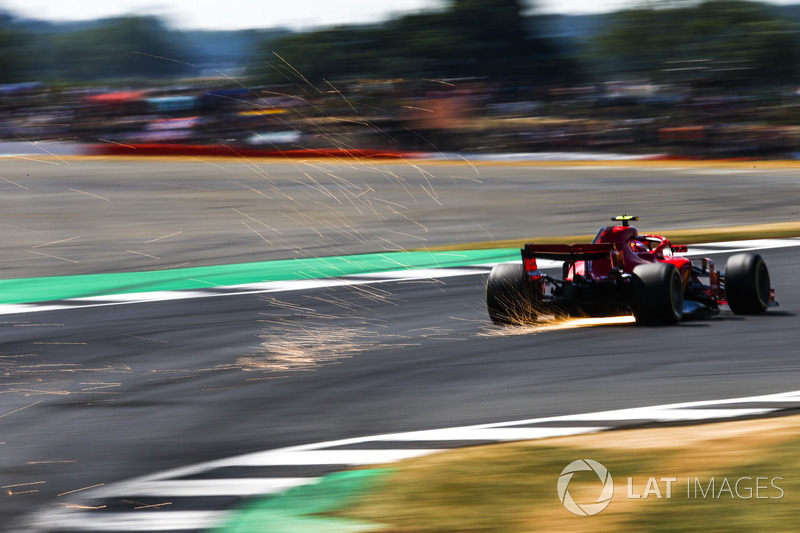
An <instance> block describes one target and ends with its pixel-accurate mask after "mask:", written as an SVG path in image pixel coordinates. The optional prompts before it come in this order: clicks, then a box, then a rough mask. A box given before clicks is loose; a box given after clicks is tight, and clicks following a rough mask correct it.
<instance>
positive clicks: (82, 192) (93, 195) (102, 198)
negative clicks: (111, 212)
mask: <svg viewBox="0 0 800 533" xmlns="http://www.w3.org/2000/svg"><path fill="white" fill-rule="evenodd" d="M69 190H70V191H72V192H77V193H81V194H85V195H87V196H92V197H94V198H97V199H99V200H104V201H106V202H110V201H111V200H109V199H108V198H104V197H103V196H98V195H97V194H92V193H90V192H86V191H81V190H79V189H73V188H72V187H69Z"/></svg>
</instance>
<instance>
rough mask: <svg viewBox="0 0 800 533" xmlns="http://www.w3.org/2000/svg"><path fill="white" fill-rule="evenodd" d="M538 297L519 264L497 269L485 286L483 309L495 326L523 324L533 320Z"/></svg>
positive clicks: (501, 266)
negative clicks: (485, 309) (484, 308)
mask: <svg viewBox="0 0 800 533" xmlns="http://www.w3.org/2000/svg"><path fill="white" fill-rule="evenodd" d="M540 299H541V293H540V291H538V290H537V289H536V286H535V285H534V284H533V283H532V282H531V280H530V278H529V277H528V273H527V272H525V269H524V268H523V266H522V264H519V263H509V264H504V265H497V266H495V267H494V268H493V269H492V272H491V273H490V274H489V280H488V281H487V283H486V308H487V309H488V311H489V318H491V319H492V322H494V323H495V324H526V323H530V322H533V321H535V320H536V316H537V313H536V308H537V304H538V302H539V301H540Z"/></svg>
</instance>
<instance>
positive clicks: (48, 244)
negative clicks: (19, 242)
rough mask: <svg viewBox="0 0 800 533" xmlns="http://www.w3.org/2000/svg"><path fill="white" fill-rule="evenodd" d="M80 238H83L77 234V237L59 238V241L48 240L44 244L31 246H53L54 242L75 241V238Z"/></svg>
mask: <svg viewBox="0 0 800 533" xmlns="http://www.w3.org/2000/svg"><path fill="white" fill-rule="evenodd" d="M80 238H81V236H80V235H76V236H75V237H70V238H69V239H60V240H57V241H52V242H46V243H44V244H37V245H36V246H31V248H43V247H45V246H51V245H53V244H61V243H63V242H69V241H74V240H75V239H80Z"/></svg>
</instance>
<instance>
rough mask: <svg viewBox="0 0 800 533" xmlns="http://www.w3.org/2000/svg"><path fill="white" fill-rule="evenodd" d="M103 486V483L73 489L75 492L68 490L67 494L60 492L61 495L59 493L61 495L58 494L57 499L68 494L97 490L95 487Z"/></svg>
mask: <svg viewBox="0 0 800 533" xmlns="http://www.w3.org/2000/svg"><path fill="white" fill-rule="evenodd" d="M103 485H105V483H98V484H97V485H90V486H88V487H81V488H79V489H75V490H68V491H67V492H62V493H61V494H59V495H58V496H59V497H61V496H67V495H68V494H74V493H76V492H81V491H83V490H89V489H95V488H97V487H102V486H103Z"/></svg>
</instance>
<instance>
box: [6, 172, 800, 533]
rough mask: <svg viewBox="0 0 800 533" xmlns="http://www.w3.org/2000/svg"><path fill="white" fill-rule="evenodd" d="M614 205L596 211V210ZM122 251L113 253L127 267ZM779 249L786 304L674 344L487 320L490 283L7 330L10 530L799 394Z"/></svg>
mask: <svg viewBox="0 0 800 533" xmlns="http://www.w3.org/2000/svg"><path fill="white" fill-rule="evenodd" d="M76 164H77V163H76ZM460 168H461V171H464V169H465V168H467V169H469V168H470V167H460ZM512 168H513V169H516V167H512ZM517 171H518V169H517V170H514V172H517ZM492 172H497V173H498V175H499V176H501V175H502V173H503V170H501V169H494V170H492ZM548 172H549V171H548ZM555 172H564V170H563V169H557V170H556V171H555ZM573 172H575V171H573ZM582 172H585V171H580V172H578V174H579V175H581V176H582V175H584V174H582ZM606 172H612V171H606ZM617 172H623V171H619V170H613V173H617ZM625 172H628V171H625ZM659 172H661V171H659ZM663 172H664V174H663V176H672V174H668V173H667V171H663ZM671 172H673V173H675V172H676V171H675V170H672V171H671ZM623 173H624V172H623ZM790 174H791V172H790V171H776V172H775V173H774V175H773V174H770V176H772V177H771V178H769V179H768V180H767V181H766V182H765V183H768V184H770V183H773V182H774V183H775V184H776V185H775V188H776V190H775V191H773V190H771V189H770V188H769V187H768V186H766V185H765V186H764V189H763V194H762V196H761V198H762V199H758V198H755V199H753V198H750V199H749V200H748V199H747V198H744V199H741V200H740V201H742V202H745V203H746V202H748V201H750V202H755V203H759V202H763V203H769V204H770V205H773V204H774V206H775V208H776V210H778V211H780V209H779V207H780V206H781V205H782V206H783V208H781V209H786V210H788V209H790V207H789V204H790V203H791V201H792V200H793V198H781V199H780V201H778V197H779V196H780V195H781V194H784V195H785V194H788V191H790V190H792V188H793V187H794V184H793V182H792V181H791V180H790V177H791V176H790ZM634 175H635V174H634V173H632V172H631V173H630V175H629V178H627V179H630V180H633V179H634ZM626 176H628V174H626ZM678 176H679V177H676V178H675V179H676V180H681V181H682V182H684V181H685V183H689V182H691V180H689V179H686V178H685V176H682V175H681V174H680V173H678ZM715 176H716V175H715ZM4 177H6V179H11V178H9V177H8V175H5V176H4ZM496 179H497V180H500V181H498V183H500V182H502V181H503V180H506V179H507V178H503V177H502V176H501V177H498V178H496ZM508 179H510V178H508ZM696 179H697V176H695V180H696ZM607 180H609V183H608V186H609V187H613V186H615V185H614V178H613V177H608V178H607ZM512 181H514V180H512ZM20 185H22V184H20ZM65 185H68V184H65ZM85 185H86V184H84V185H82V186H79V187H83V188H87V187H85ZM90 185H91V184H90ZM511 185H512V184H509V185H508V186H509V187H511ZM628 185H629V184H628V183H625V184H621V186H622V187H623V188H626V187H627V186H628ZM12 186H13V185H12ZM79 187H74V186H73V187H68V188H76V189H77V188H79ZM599 188H601V187H599V186H598V189H599ZM512 189H513V188H512ZM28 190H29V191H30V190H31V188H29V189H28ZM757 190H760V189H757ZM781 191H783V192H781ZM440 194H441V193H440ZM554 194H555V195H556V196H558V195H559V194H560V192H558V191H554ZM639 194H643V192H641V191H640V193H639ZM756 195H757V193H754V194H753V195H751V196H756ZM84 196H85V195H84ZM444 196H445V195H444V194H441V196H440V197H444ZM794 198H796V196H794ZM767 199H769V200H767ZM773 200H774V202H773ZM50 201H52V199H51V200H50ZM99 201H103V200H99ZM554 201H555V200H554ZM585 201H587V202H588V201H589V199H588V198H587V199H586V200H585ZM516 203H517V201H516V200H514V201H510V204H513V205H516ZM668 205H671V204H668ZM675 205H677V204H675ZM612 207H614V206H610V205H604V203H603V201H602V199H599V200H598V201H597V203H596V206H595V207H593V208H592V209H593V210H597V211H602V210H609V209H611V208H612ZM647 207H648V210H647V211H648V214H650V213H652V216H653V217H654V218H655V217H667V216H668V215H669V213H668V212H666V211H669V209H662V208H663V206H660V204H658V202H655V203H653V204H648V206H647ZM498 208H499V206H498ZM225 209H226V210H227V208H225ZM552 209H556V207H553V208H552ZM562 209H563V206H562ZM611 211H612V213H613V212H616V211H615V210H613V209H611ZM662 211H663V212H662ZM780 212H782V213H783V211H780ZM659 213H661V214H659ZM606 214H607V212H604V213H603V216H602V217H598V220H602V219H603V218H605V215H606ZM784 214H786V213H784ZM461 216H462V221H463V216H465V215H461ZM561 216H562V217H563V218H564V219H566V218H568V217H569V215H568V214H566V213H564V214H563V215H561ZM580 216H581V217H582V218H586V217H587V215H585V214H581V215H580ZM719 216H722V215H719ZM445 218H447V215H446V216H445ZM723 218H724V217H723ZM457 219H458V216H456V217H455V219H454V220H453V221H452V222H453V223H455V222H456V221H457ZM91 220H93V218H92V216H90V215H87V220H84V224H87V227H88V228H89V230H90V231H91V224H89V222H90V221H91ZM237 220H238V219H237ZM726 221H727V223H739V222H742V223H744V222H750V221H751V220H749V219H748V220H741V219H739V218H737V217H729V218H727V219H726ZM754 221H756V222H762V221H764V219H763V217H762V218H758V219H754ZM76 223H77V222H76ZM593 223H596V221H594V222H593ZM200 224H201V225H202V221H201V223H200ZM53 228H55V225H54V226H53ZM112 229H113V228H112ZM161 229H164V228H161ZM245 229H246V228H245ZM105 230H106V231H107V232H109V233H111V234H113V231H111V230H109V228H105ZM581 230H582V231H585V230H586V228H585V227H583V228H581ZM42 231H43V230H42ZM392 231H396V230H392ZM509 231H510V229H509ZM53 232H54V233H57V231H56V229H53ZM568 232H570V231H565V233H568ZM67 233H70V231H67ZM84 233H85V232H84ZM573 233H574V232H573ZM97 235H98V237H97V238H98V239H100V237H102V236H103V235H104V234H102V233H97ZM162 235H166V234H165V233H162ZM28 236H30V234H28ZM35 236H37V237H41V236H42V235H40V234H36V235H35ZM52 236H53V235H50V236H49V237H50V238H51V237H52ZM75 240H76V241H77V240H78V239H75ZM98 242H100V241H98ZM104 242H106V243H108V242H109V241H104ZM73 244H75V243H73ZM60 246H66V244H61V245H60ZM123 248H127V246H125V244H124V243H123V244H121V245H120V243H111V245H110V250H111V251H110V252H109V253H110V256H114V254H117V253H120V250H123ZM178 248H180V247H178ZM245 248H246V245H245V244H244V243H243V242H242V243H240V244H237V245H236V246H234V247H233V249H237V250H239V249H241V250H245ZM24 249H32V248H31V247H30V242H28V243H26V244H25V246H23V247H22V250H23V251H24ZM204 250H205V248H204ZM13 251H14V250H11V252H12V253H11V254H10V255H13ZM106 251H108V250H106ZM123 251H124V250H123ZM64 252H68V253H75V254H76V255H75V256H74V257H78V256H79V254H80V253H81V251H80V250H73V249H72V248H65V249H62V250H61V251H60V252H59V254H58V255H62V254H63V253H64ZM83 252H84V253H89V252H92V253H94V252H99V250H94V249H93V248H92V247H91V246H89V247H88V248H86V249H84V250H83ZM176 253H181V254H190V251H189V250H188V249H183V250H182V251H180V252H176ZM762 253H763V255H764V257H765V258H766V260H767V263H768V265H769V267H770V270H771V273H772V278H773V283H774V285H775V286H776V288H777V291H778V292H777V295H778V299H779V301H781V304H782V305H781V307H779V308H778V309H774V310H771V311H770V312H769V313H768V314H767V315H765V316H757V317H735V316H733V315H731V314H730V313H729V312H728V311H724V312H723V313H721V314H720V315H718V316H716V317H713V318H711V319H708V320H702V321H695V322H687V323H683V324H680V325H678V326H676V327H670V328H637V327H635V326H613V327H610V326H608V327H595V328H583V329H572V330H563V331H547V332H532V331H530V330H519V329H512V330H504V329H502V328H497V327H494V326H491V325H489V324H488V320H487V317H486V313H485V310H484V304H483V287H484V283H485V278H484V276H480V275H473V276H464V277H455V278H446V279H444V278H443V279H441V280H417V281H408V282H394V283H384V284H376V285H370V286H368V287H364V286H361V287H338V288H326V289H315V290H309V291H298V292H286V293H274V294H270V295H239V296H225V297H218V298H208V299H201V300H190V301H171V302H154V303H141V304H132V305H120V306H113V307H101V308H82V309H70V310H65V311H53V312H41V313H32V314H24V315H23V314H20V315H5V316H3V317H2V320H0V321H2V322H3V323H2V325H1V326H0V327H2V328H3V337H2V345H1V346H0V357H2V358H0V386H2V389H0V391H1V392H2V394H0V405H1V406H2V407H1V408H0V443H2V444H0V458H2V463H0V486H3V487H4V488H3V489H2V490H3V491H4V492H5V494H0V527H3V526H5V527H6V530H7V531H15V528H16V527H17V525H15V524H18V523H15V519H17V518H19V517H20V516H23V515H24V514H26V513H28V512H31V511H33V510H36V509H38V508H41V506H44V505H49V504H52V503H57V502H58V498H59V494H64V493H66V492H70V491H74V490H78V489H81V488H85V487H89V486H93V485H97V484H101V483H106V484H107V483H112V482H115V481H119V480H124V479H127V478H131V477H134V476H138V475H141V474H146V473H150V472H155V471H159V470H163V469H167V468H172V467H177V466H183V465H187V464H192V463H197V462H200V461H205V460H210V459H216V458H221V457H228V456H231V455H236V454H241V453H247V452H253V451H261V450H265V449H271V448H276V447H282V446H289V445H294V444H305V443H310V442H317V441H322V440H333V439H340V438H349V437H360V436H363V435H372V434H378V433H391V432H402V431H412V430H420V429H428V428H431V429H433V428H441V427H448V426H459V425H469V424H479V423H490V422H497V421H501V420H515V419H522V418H530V417H539V416H558V415H567V414H574V413H581V412H588V411H598V410H606V409H621V408H628V407H636V406H645V405H657V404H663V403H670V402H679V401H692V400H708V399H717V398H729V397H739V396H748V395H756V394H768V393H774V392H781V391H788V390H795V389H796V388H797V383H798V382H800V364H798V362H797V348H796V346H797V344H798V333H797V331H798V330H797V313H798V309H800V307H799V306H798V303H797V302H798V298H797V295H798V293H799V292H800V282H798V281H797V277H796V274H795V273H796V265H797V261H798V250H797V248H787V249H776V250H765V251H763V252H762ZM33 255H35V254H33ZM52 255H56V254H52ZM240 255H241V256H242V257H244V256H248V254H246V253H242V254H240ZM110 256H109V257H106V259H110ZM199 256H203V257H201V259H198V260H197V262H201V261H203V260H206V259H207V258H205V256H204V254H199ZM24 257H25V256H24V255H20V259H19V260H20V261H21V260H22V258H24ZM103 257H104V256H103V254H102V253H97V254H96V258H97V259H102V258H103ZM714 258H715V259H717V260H718V262H719V263H720V264H724V258H723V256H722V255H715V256H714ZM27 259H28V261H30V260H31V259H35V258H33V257H27ZM41 260H42V261H45V260H52V261H55V262H57V263H58V264H59V265H61V263H63V264H64V266H65V267H69V266H70V265H72V263H68V262H63V261H60V260H58V259H48V258H46V257H42V259H41ZM15 261H17V259H14V260H11V261H10V262H9V269H10V271H11V272H16V270H14V264H16V263H15ZM86 263H92V264H97V263H93V262H91V261H89V260H87V261H86ZM99 263H102V261H99ZM43 266H44V264H43V263H42V264H40V265H38V266H37V267H36V268H42V267H43ZM83 268H88V265H86V264H83V263H81V266H80V268H79V269H83ZM34 270H35V269H34Z"/></svg>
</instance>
